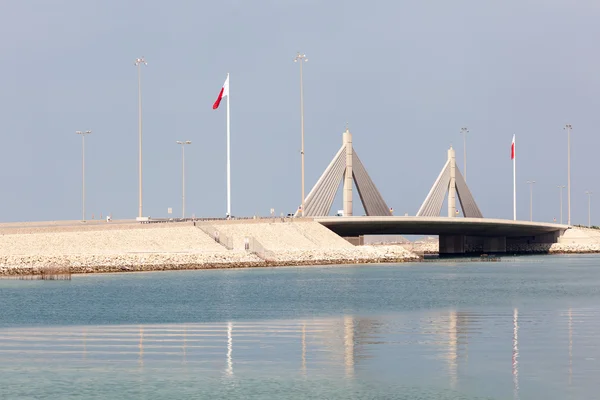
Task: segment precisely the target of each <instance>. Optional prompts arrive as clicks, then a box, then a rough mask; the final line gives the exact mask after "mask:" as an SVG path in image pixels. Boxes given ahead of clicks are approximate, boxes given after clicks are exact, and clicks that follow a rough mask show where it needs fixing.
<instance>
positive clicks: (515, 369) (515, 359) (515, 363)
mask: <svg viewBox="0 0 600 400" xmlns="http://www.w3.org/2000/svg"><path fill="white" fill-rule="evenodd" d="M512 374H513V397H514V398H515V399H518V398H519V310H517V309H516V308H515V309H514V311H513V352H512Z"/></svg>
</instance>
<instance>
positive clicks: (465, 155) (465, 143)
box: [460, 127, 469, 182]
mask: <svg viewBox="0 0 600 400" xmlns="http://www.w3.org/2000/svg"><path fill="white" fill-rule="evenodd" d="M460 133H461V134H462V135H463V145H464V150H463V157H464V167H465V182H466V181H467V133H469V130H468V129H467V128H466V127H464V128H460Z"/></svg>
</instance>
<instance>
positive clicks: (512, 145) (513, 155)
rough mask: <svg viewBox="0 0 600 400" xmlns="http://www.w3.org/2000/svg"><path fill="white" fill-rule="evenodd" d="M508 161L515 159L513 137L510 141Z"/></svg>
mask: <svg viewBox="0 0 600 400" xmlns="http://www.w3.org/2000/svg"><path fill="white" fill-rule="evenodd" d="M510 159H511V160H514V159H515V135H513V141H512V144H511V145H510Z"/></svg>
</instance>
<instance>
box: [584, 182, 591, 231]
mask: <svg viewBox="0 0 600 400" xmlns="http://www.w3.org/2000/svg"><path fill="white" fill-rule="evenodd" d="M585 194H587V196H588V228H589V227H591V226H592V224H591V215H592V214H591V210H592V207H591V203H592V194H593V193H592V192H590V191H589V190H588V191H586V192H585Z"/></svg>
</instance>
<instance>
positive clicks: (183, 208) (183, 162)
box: [175, 140, 192, 219]
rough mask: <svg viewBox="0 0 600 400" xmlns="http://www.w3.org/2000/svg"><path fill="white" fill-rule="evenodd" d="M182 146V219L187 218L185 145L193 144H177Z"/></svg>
mask: <svg viewBox="0 0 600 400" xmlns="http://www.w3.org/2000/svg"><path fill="white" fill-rule="evenodd" d="M175 143H177V144H180V145H181V218H182V219H183V218H185V145H186V144H192V142H191V141H189V140H186V141H185V142H180V141H179V140H178V141H177V142H175Z"/></svg>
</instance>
